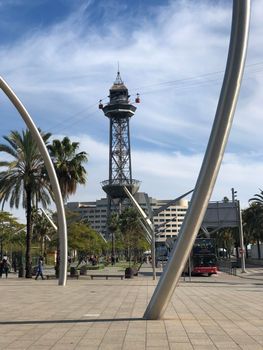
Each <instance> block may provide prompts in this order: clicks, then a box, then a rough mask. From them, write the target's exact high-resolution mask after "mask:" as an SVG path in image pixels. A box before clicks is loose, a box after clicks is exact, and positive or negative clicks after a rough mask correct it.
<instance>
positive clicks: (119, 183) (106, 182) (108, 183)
mask: <svg viewBox="0 0 263 350" xmlns="http://www.w3.org/2000/svg"><path fill="white" fill-rule="evenodd" d="M140 183H141V181H139V180H134V179H132V180H127V179H123V180H122V179H121V180H119V179H113V180H104V181H102V182H101V185H102V186H131V185H132V186H133V185H140Z"/></svg>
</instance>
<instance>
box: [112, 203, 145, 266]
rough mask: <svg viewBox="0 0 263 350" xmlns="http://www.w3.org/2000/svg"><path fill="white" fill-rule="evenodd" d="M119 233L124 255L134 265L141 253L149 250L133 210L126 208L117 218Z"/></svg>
mask: <svg viewBox="0 0 263 350" xmlns="http://www.w3.org/2000/svg"><path fill="white" fill-rule="evenodd" d="M119 220H120V224H119V225H120V231H121V233H122V237H123V244H124V247H125V249H126V255H127V258H128V260H129V262H131V260H132V259H133V261H134V263H136V262H137V261H138V259H140V258H141V256H142V253H143V252H144V251H146V250H148V249H149V244H148V242H147V241H146V239H145V237H144V235H143V229H142V227H141V225H140V222H139V216H138V213H137V211H136V210H135V209H134V208H126V209H125V210H124V211H123V212H122V213H121V214H120V217H119Z"/></svg>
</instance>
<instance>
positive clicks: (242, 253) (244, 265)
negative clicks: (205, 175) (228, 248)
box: [231, 188, 247, 273]
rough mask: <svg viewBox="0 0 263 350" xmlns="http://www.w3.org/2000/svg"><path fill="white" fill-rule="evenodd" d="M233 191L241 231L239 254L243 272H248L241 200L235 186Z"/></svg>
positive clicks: (233, 200)
mask: <svg viewBox="0 0 263 350" xmlns="http://www.w3.org/2000/svg"><path fill="white" fill-rule="evenodd" d="M231 192H232V202H233V203H234V204H235V207H236V213H237V222H238V231H239V245H240V250H239V254H238V256H239V257H240V260H241V269H242V270H241V272H242V273H246V272H247V271H246V262H245V246H244V232H243V223H242V213H241V208H240V201H239V200H238V199H237V191H235V190H234V188H231Z"/></svg>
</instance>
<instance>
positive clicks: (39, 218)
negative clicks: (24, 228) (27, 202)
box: [33, 209, 56, 257]
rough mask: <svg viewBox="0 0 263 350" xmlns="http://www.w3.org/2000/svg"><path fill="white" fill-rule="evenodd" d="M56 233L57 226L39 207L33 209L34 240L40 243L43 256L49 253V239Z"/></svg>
mask: <svg viewBox="0 0 263 350" xmlns="http://www.w3.org/2000/svg"><path fill="white" fill-rule="evenodd" d="M55 235H56V230H55V228H54V227H53V226H52V225H51V223H50V222H49V220H48V219H47V218H46V216H44V214H42V213H40V212H39V211H38V210H37V209H34V210H33V241H36V242H38V243H39V252H40V255H41V256H44V257H46V255H47V244H46V243H47V241H51V240H52V239H53V238H54V236H55Z"/></svg>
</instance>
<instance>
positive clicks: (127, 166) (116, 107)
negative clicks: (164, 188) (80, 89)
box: [99, 72, 140, 202]
mask: <svg viewBox="0 0 263 350" xmlns="http://www.w3.org/2000/svg"><path fill="white" fill-rule="evenodd" d="M129 97H130V96H129V93H128V89H127V87H126V86H125V85H124V83H123V81H122V79H121V76H120V72H118V73H117V77H116V80H115V82H114V84H113V85H112V87H111V88H110V95H109V99H110V100H109V103H107V104H106V105H103V104H102V103H101V101H100V104H99V108H100V109H102V110H103V112H104V114H105V116H106V117H107V118H109V121H110V135H109V137H110V139H109V179H108V180H105V181H103V182H102V189H103V190H104V191H105V192H106V194H107V196H108V199H109V200H110V201H113V200H116V201H119V202H121V201H122V200H123V199H125V198H126V197H127V196H126V194H125V192H124V190H123V186H126V187H127V188H128V189H129V191H130V192H131V193H133V194H134V193H135V192H137V191H138V189H139V186H140V181H138V180H135V179H133V178H132V166H131V146H130V127H129V121H130V118H131V117H132V116H133V115H134V113H135V111H136V107H135V106H134V105H132V104H131V103H130V101H129ZM135 102H137V103H138V102H140V100H139V96H138V95H137V98H136V100H135Z"/></svg>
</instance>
